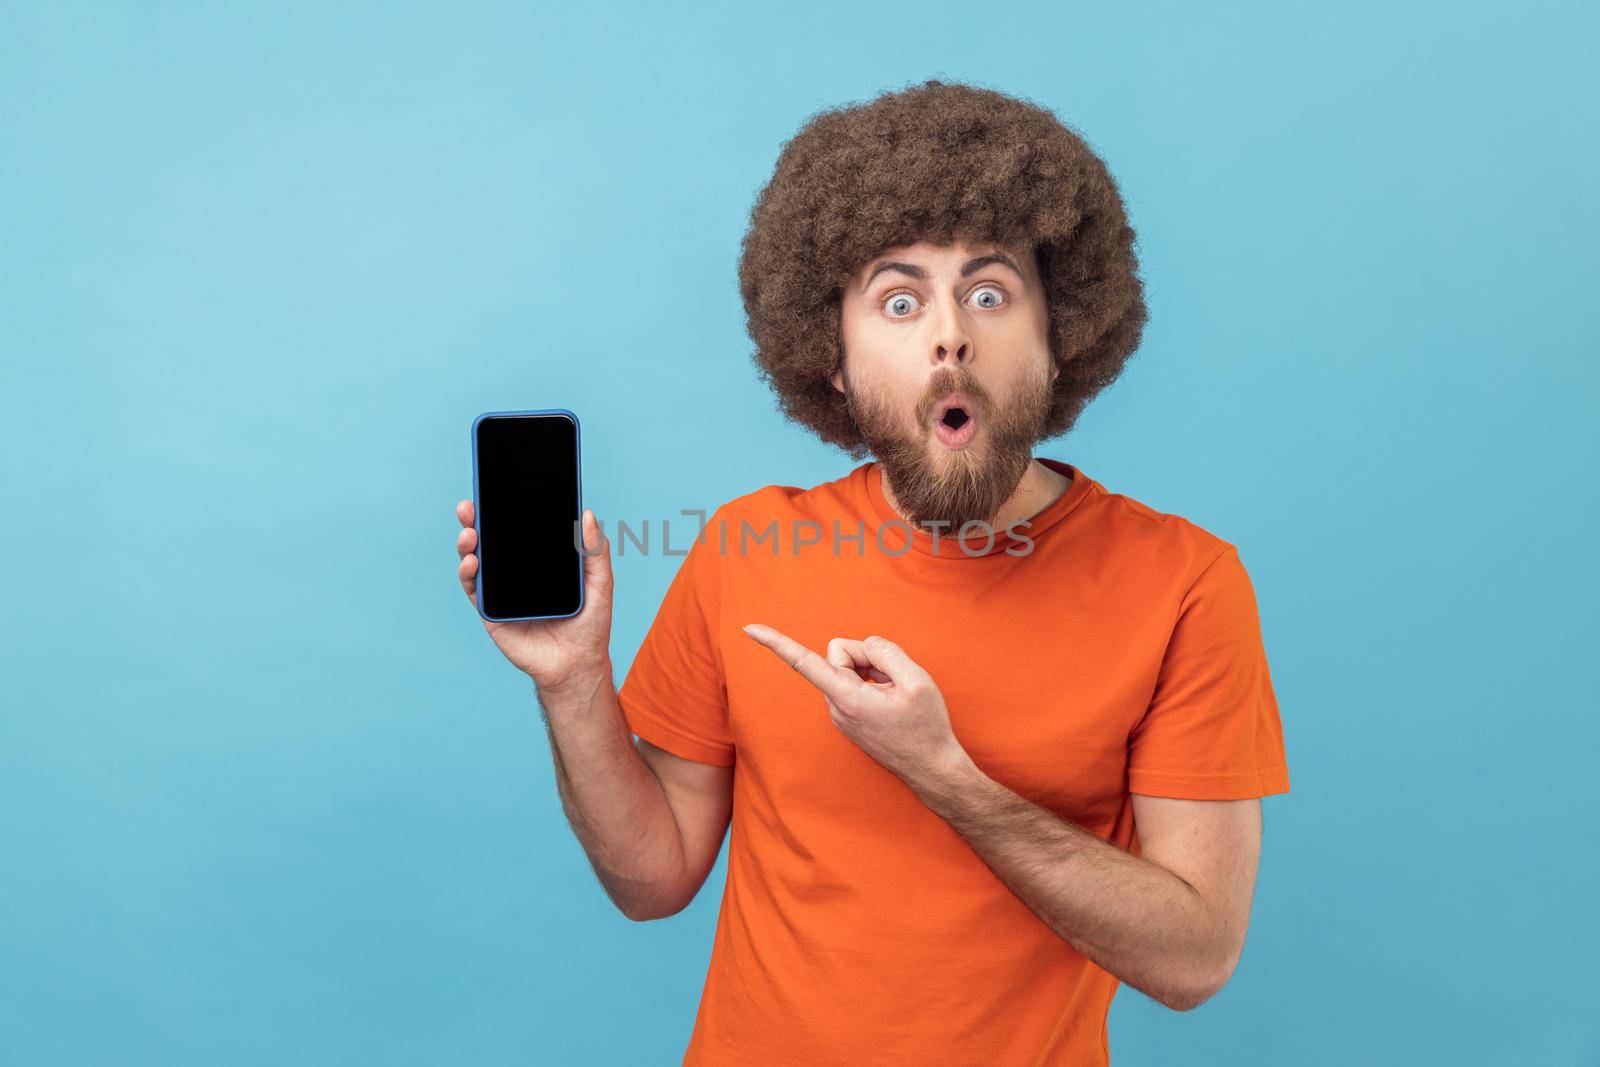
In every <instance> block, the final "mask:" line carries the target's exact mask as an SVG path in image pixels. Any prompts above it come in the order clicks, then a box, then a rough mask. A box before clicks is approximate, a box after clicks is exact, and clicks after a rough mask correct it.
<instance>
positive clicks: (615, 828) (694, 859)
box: [537, 661, 733, 922]
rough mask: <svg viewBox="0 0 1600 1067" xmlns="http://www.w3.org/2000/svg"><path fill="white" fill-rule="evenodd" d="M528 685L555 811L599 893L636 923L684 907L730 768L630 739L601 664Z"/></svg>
mask: <svg viewBox="0 0 1600 1067" xmlns="http://www.w3.org/2000/svg"><path fill="white" fill-rule="evenodd" d="M537 692H538V695H539V703H540V706H541V707H542V708H543V709H544V718H545V726H546V728H547V729H548V732H549V736H550V752H551V757H552V759H553V760H554V763H555V777H556V789H557V791H558V792H559V793H560V796H561V806H562V809H563V810H564V811H565V812H566V815H567V821H568V822H570V823H571V824H572V829H573V832H574V833H575V834H576V835H577V837H578V842H579V843H580V844H581V845H582V846H583V850H584V852H585V853H586V854H587V855H588V857H589V863H590V865H591V866H592V867H593V868H594V872H595V875H596V876H597V877H598V878H599V879H600V884H601V885H602V886H603V887H604V888H605V891H606V894H607V895H608V896H609V897H610V898H611V900H612V902H613V903H615V904H616V905H617V907H618V908H619V909H620V910H621V911H622V913H623V914H624V915H626V916H627V917H628V918H630V919H633V920H635V921H639V922H643V921H645V920H649V919H661V918H665V917H667V916H669V915H675V914H677V913H678V912H680V911H682V910H683V909H684V908H686V907H688V905H689V902H690V901H692V900H693V899H694V897H695V894H696V893H698V892H699V891H700V887H701V886H702V885H703V884H705V880H706V876H707V875H708V874H710V872H711V868H712V866H713V865H714V864H715V863H716V860H717V853H718V852H719V851H720V850H721V848H722V840H723V837H724V836H725V835H726V833H727V828H728V819H729V816H730V814H731V812H732V805H733V768H732V767H719V766H714V765H712V764H709V763H699V762H697V761H694V760H688V759H684V758H682V757H680V756H675V755H673V754H672V753H670V752H667V751H666V750H665V749H662V748H658V747H657V746H655V745H652V744H651V743H650V742H648V741H645V740H644V739H643V738H640V739H639V742H638V744H637V746H636V745H635V744H634V742H633V734H632V732H631V731H630V730H629V729H628V725H627V721H626V720H625V719H624V717H623V714H622V708H621V706H620V705H619V703H618V701H617V690H616V686H615V685H614V683H613V679H612V674H611V667H610V663H609V661H608V662H607V663H606V665H605V668H604V670H603V672H601V673H599V674H595V675H593V676H588V677H584V678H580V679H574V680H573V681H570V682H568V683H565V684H563V685H562V686H560V687H537Z"/></svg>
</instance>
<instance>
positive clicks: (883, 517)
mask: <svg viewBox="0 0 1600 1067" xmlns="http://www.w3.org/2000/svg"><path fill="white" fill-rule="evenodd" d="M1034 458H1035V459H1037V460H1038V461H1039V462H1040V463H1043V464H1044V465H1045V466H1046V467H1049V468H1050V469H1051V470H1053V471H1055V472H1056V473H1058V474H1061V475H1064V476H1066V477H1068V478H1070V479H1072V480H1071V482H1070V483H1069V484H1068V485H1067V488H1066V489H1065V490H1064V491H1063V492H1062V494H1061V495H1060V496H1059V497H1057V498H1056V499H1055V500H1053V501H1051V502H1050V504H1048V505H1047V506H1046V507H1045V508H1044V510H1043V511H1040V512H1039V513H1038V514H1036V515H1032V516H1029V517H1028V518H1027V519H1026V520H1025V521H1026V525H1024V524H1023V521H1021V520H1019V521H1017V522H1015V523H1013V527H1014V528H1015V529H1016V530H1017V532H1018V533H1019V534H1021V535H1022V536H1023V537H1026V538H1028V539H1029V540H1032V541H1038V539H1039V537H1040V535H1041V534H1043V533H1044V532H1045V531H1046V530H1048V529H1049V528H1050V527H1052V526H1055V525H1056V524H1057V523H1059V522H1060V521H1061V520H1062V519H1064V518H1066V516H1067V514H1068V513H1069V512H1071V511H1072V509H1074V508H1076V507H1077V506H1078V505H1079V504H1080V503H1082V501H1083V499H1084V497H1086V496H1088V495H1089V492H1090V489H1091V488H1092V486H1093V483H1094V480H1093V479H1092V478H1090V477H1089V476H1088V475H1086V474H1084V473H1083V471H1082V470H1080V469H1078V468H1077V467H1075V466H1073V465H1072V464H1070V463H1064V462H1062V461H1061V460H1058V459H1049V458H1046V457H1044V456H1035V457H1034ZM856 474H857V476H858V482H859V483H860V484H861V485H862V486H863V487H864V489H865V492H866V497H867V501H868V503H869V505H870V508H871V512H872V515H873V516H874V517H875V518H876V520H877V521H878V522H879V523H881V524H883V525H884V527H885V529H884V530H883V532H882V539H883V543H884V544H885V545H886V546H888V550H889V551H891V552H894V553H899V552H901V550H902V549H903V548H904V546H905V543H906V537H907V535H908V533H909V536H910V539H911V548H912V549H913V550H915V551H918V552H921V553H923V554H924V555H927V556H932V557H934V558H936V559H953V560H959V559H986V558H988V557H990V556H995V555H1000V554H1003V553H1005V552H1006V549H1007V548H1009V547H1011V546H1014V545H1015V546H1019V547H1022V548H1026V547H1028V541H1027V540H1022V539H1021V538H1019V537H1013V536H1011V535H1010V534H1008V533H1007V532H1006V528H1005V527H999V528H997V529H996V530H995V531H994V544H993V545H991V546H989V549H988V551H986V552H985V551H981V550H982V549H983V547H984V531H983V530H981V529H975V530H974V531H973V534H974V536H973V537H971V538H969V539H968V541H967V544H966V546H965V547H964V548H963V547H962V545H961V544H959V543H957V540H956V531H954V530H950V529H946V528H943V527H941V528H940V529H939V530H938V550H937V552H936V551H935V549H934V534H933V533H932V532H930V531H929V530H927V529H926V528H925V527H914V526H912V525H911V523H909V522H907V521H906V520H905V519H904V518H902V517H901V516H900V515H899V514H898V513H897V512H896V511H895V510H894V508H892V507H890V506H889V500H888V498H887V497H886V496H884V493H883V481H882V478H883V469H882V464H881V463H879V462H878V461H877V460H872V461H870V462H867V463H864V464H862V465H861V466H860V467H857V468H856ZM889 524H894V525H892V526H890V525H889ZM1018 554H1019V553H1018V552H1017V551H1015V550H1013V551H1012V552H1011V553H1009V555H1012V556H1015V555H1018Z"/></svg>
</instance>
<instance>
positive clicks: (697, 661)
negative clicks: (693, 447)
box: [617, 512, 734, 767]
mask: <svg viewBox="0 0 1600 1067" xmlns="http://www.w3.org/2000/svg"><path fill="white" fill-rule="evenodd" d="M719 514H720V512H719ZM715 522H716V520H715V519H713V520H712V522H710V523H707V524H706V526H705V529H704V532H703V535H702V536H701V537H700V538H699V539H698V540H697V541H695V542H694V543H693V544H692V545H691V546H690V547H689V553H688V555H686V556H685V557H684V558H683V562H682V563H680V564H679V565H678V573H677V574H676V575H674V576H673V579H672V583H671V585H669V586H668V587H667V594H666V596H665V597H664V598H663V599H662V601H661V606H660V608H658V609H657V611H656V617H655V621H654V622H652V623H651V624H650V629H649V630H648V631H647V632H646V633H645V637H644V643H643V644H641V645H640V646H639V651H638V654H637V655H635V656H634V657H633V663H632V664H630V665H629V667H628V675H627V677H626V678H625V679H624V680H623V682H622V688H621V689H619V690H618V691H617V701H618V703H619V704H621V706H622V715H623V718H624V719H625V720H626V721H627V723H628V728H629V729H630V730H632V731H633V732H634V733H635V734H637V735H638V736H640V737H642V738H644V739H645V740H646V741H649V742H650V743H651V744H653V745H655V746H657V747H658V748H664V749H666V750H667V751H668V752H671V753H672V754H673V755H675V756H682V757H683V758H684V759H691V760H697V761H699V762H701V763H713V764H716V765H717V766H719V767H731V766H732V765H733V762H734V746H733V732H732V729H731V728H730V726H729V724H728V691H727V685H726V683H725V681H724V676H723V671H722V656H721V653H720V652H719V651H718V649H717V640H716V635H717V632H718V627H717V624H718V619H719V616H720V604H721V566H720V564H721V563H722V561H723V558H722V556H721V555H720V554H719V553H718V550H717V541H716V538H715V537H714V536H712V534H711V533H710V531H711V530H712V529H714V528H715Z"/></svg>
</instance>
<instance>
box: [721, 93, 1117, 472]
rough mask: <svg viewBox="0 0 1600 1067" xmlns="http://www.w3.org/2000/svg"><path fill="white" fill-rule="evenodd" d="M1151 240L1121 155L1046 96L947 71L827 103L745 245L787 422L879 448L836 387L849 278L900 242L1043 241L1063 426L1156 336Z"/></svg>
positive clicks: (771, 188) (763, 342)
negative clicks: (1113, 167) (1144, 271)
mask: <svg viewBox="0 0 1600 1067" xmlns="http://www.w3.org/2000/svg"><path fill="white" fill-rule="evenodd" d="M1134 237H1135V235H1134V231H1133V229H1132V228H1131V227H1130V226H1129V225H1128V220H1127V214H1126V211H1125V209H1124V206H1123V203H1122V198H1121V195H1120V194H1119V192H1118V189H1117V185H1116V182H1115V181H1114V180H1113V178H1112V177H1111V175H1110V173H1109V172H1108V171H1107V169H1106V166H1105V164H1104V162H1102V161H1101V159H1100V158H1099V156H1097V155H1096V154H1095V152H1094V151H1093V149H1091V148H1090V147H1089V145H1088V144H1087V143H1086V142H1085V141H1084V140H1083V138H1082V137H1081V136H1080V135H1079V134H1077V133H1076V132H1074V131H1073V130H1071V129H1069V128H1068V127H1067V126H1065V125H1063V123H1062V122H1061V121H1060V120H1059V119H1057V118H1056V117H1055V115H1054V114H1052V113H1051V112H1050V111H1048V110H1046V109H1045V108H1043V107H1041V106H1039V105H1037V104H1034V103H1032V102H1030V101H1027V100H1024V99H1020V98H1017V97H1013V96H1008V95H1006V94H1003V93H999V92H996V91H994V90H990V89H984V88H979V87H976V86H970V85H962V84H958V83H947V82H943V81H940V80H938V79H929V80H927V81H925V82H923V83H922V84H920V85H915V86H911V87H909V88H905V89H902V90H900V91H897V92H888V93H884V94H883V95H881V96H879V97H877V98H876V99H874V100H871V101H869V102H867V103H865V104H856V105H850V106H845V107H839V108H833V109H829V110H825V111H821V112H818V113H817V114H815V115H813V116H812V117H811V118H810V120H809V121H808V122H807V123H806V124H805V125H804V126H803V127H802V128H801V129H800V131H799V132H798V133H796V134H795V135H794V136H793V137H792V138H791V139H789V140H788V141H786V142H784V144H783V147H782V150H781V152H780V153H779V156H778V161H777V164H776V166H775V168H774V171H773V175H772V178H771V180H770V181H769V182H768V183H767V184H766V186H765V187H764V188H762V190H761V192H760V193H759V195H758V196H757V198H756V202H755V204H754V206H753V207H752V208H751V211H750V224H749V228H748V229H747V230H746V232H745V235H744V238H743V241H742V243H741V248H740V258H739V292H740V295H741V297H742V298H743V301H744V309H745V320H746V329H747V331H748V332H749V334H750V338H751V340H752V341H754V342H755V345H756V351H755V353H754V358H755V361H756V365H757V367H758V370H759V373H760V376H761V378H762V379H763V380H764V381H766V383H767V384H768V385H769V386H770V387H771V388H772V390H773V392H774V393H776V394H777V397H778V400H779V404H780V406H781V409H782V411H783V414H784V415H785V417H787V418H789V419H791V420H793V421H794V422H797V423H799V424H800V425H802V426H805V427H807V428H809V429H810V430H812V431H813V432H814V433H816V434H817V435H818V436H819V437H820V438H822V440H824V441H826V442H829V443H831V444H834V445H838V446H839V447H841V448H843V449H844V450H845V451H846V452H848V453H849V454H851V455H852V456H855V457H857V458H860V457H862V456H865V455H866V454H867V451H868V449H867V445H866V442H865V440H864V439H863V438H862V436H861V432H860V430H859V429H858V428H857V426H856V424H855V420H854V419H853V418H852V417H851V415H850V413H849V411H848V410H847V408H846V406H845V398H844V396H843V395H842V394H841V393H839V392H838V390H836V389H835V388H834V387H833V382H832V379H833V375H834V373H835V372H836V371H837V370H839V369H840V364H841V361H842V359H843V345H842V341H841V334H840V300H841V293H842V291H843V289H844V287H845V286H846V285H848V284H850V282H851V280H852V279H853V278H854V277H855V276H856V273H857V272H858V271H859V270H860V269H861V268H862V267H864V266H865V265H866V264H867V263H868V262H870V261H871V260H872V259H873V258H874V257H876V256H877V255H879V254H881V253H882V252H883V251H884V250H885V249H889V248H896V247H899V246H901V245H907V244H915V243H916V242H918V241H930V242H932V243H934V244H937V245H941V246H943V245H948V244H951V243H953V242H954V241H957V240H964V241H966V242H969V243H973V244H981V243H991V242H992V243H994V244H997V245H999V246H1000V247H1003V248H1016V249H1021V250H1024V251H1025V250H1027V249H1028V248H1030V247H1031V248H1032V249H1033V250H1034V254H1035V257H1036V261H1037V263H1038V268H1039V275H1040V278H1041V279H1042V281H1043V283H1044V293H1045V297H1046V300H1047V302H1048V305H1049V311H1050V316H1049V341H1050V356H1051V359H1052V360H1053V361H1054V364H1055V366H1056V367H1058V368H1059V369H1060V374H1059V375H1058V377H1057V378H1056V380H1055V384H1054V394H1053V397H1052V400H1051V404H1050V411H1049V414H1048V416H1047V418H1046V425H1045V428H1044V432H1043V435H1042V436H1043V437H1045V438H1049V437H1055V436H1057V435H1059V434H1062V433H1065V432H1066V431H1067V430H1069V429H1070V428H1071V427H1072V425H1073V424H1074V423H1075V422H1076V421H1077V419H1078V416H1079V414H1080V413H1081V412H1082V411H1083V408H1084V406H1085V405H1086V404H1088V402H1089V401H1090V400H1091V399H1093V398H1094V397H1095V396H1096V395H1098V394H1099V393H1100V392H1101V390H1103V389H1105V388H1106V387H1107V386H1109V385H1110V384H1111V383H1112V382H1114V381H1115V380H1116V379H1117V377H1118V375H1120V374H1121V373H1122V368H1123V365H1124V364H1125V363H1126V362H1127V361H1128V358H1129V357H1130V356H1131V355H1132V354H1133V351H1134V350H1135V349H1136V348H1137V347H1138V345H1139V340H1140V336H1141V334H1142V333H1143V330H1144V324H1145V320H1146V318H1147V311H1146V309H1145V302H1144V287H1143V284H1142V283H1141V282H1140V280H1139V276H1138V274H1137V269H1138V260H1137V258H1136V256H1135V253H1134Z"/></svg>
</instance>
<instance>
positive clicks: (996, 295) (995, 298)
mask: <svg viewBox="0 0 1600 1067" xmlns="http://www.w3.org/2000/svg"><path fill="white" fill-rule="evenodd" d="M980 293H988V294H990V297H989V300H988V302H987V303H980V304H979V305H978V306H979V307H981V308H986V309H987V308H997V307H999V306H1000V305H1001V304H1003V303H1005V298H1006V294H1005V293H1003V292H1001V291H1000V289H999V287H998V286H993V285H980V286H978V288H976V289H974V290H973V291H972V295H973V296H977V295H979V294H980Z"/></svg>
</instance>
